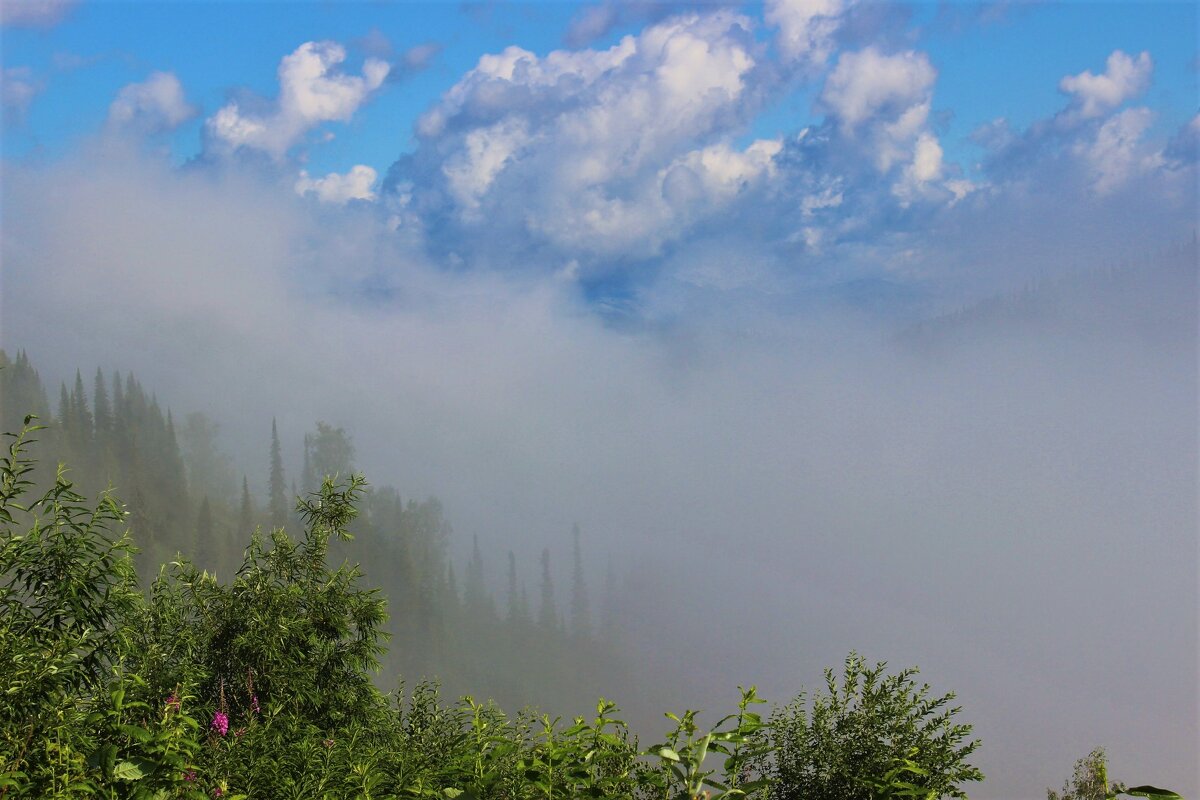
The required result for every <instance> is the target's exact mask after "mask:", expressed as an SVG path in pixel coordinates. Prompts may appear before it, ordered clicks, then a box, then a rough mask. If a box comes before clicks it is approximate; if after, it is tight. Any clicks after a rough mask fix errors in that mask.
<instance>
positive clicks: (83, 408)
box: [71, 369, 92, 449]
mask: <svg viewBox="0 0 1200 800" xmlns="http://www.w3.org/2000/svg"><path fill="white" fill-rule="evenodd" d="M71 415H72V418H73V421H74V424H73V425H72V427H73V428H74V429H75V440H76V442H77V443H78V445H79V446H80V449H84V448H86V447H87V446H88V445H90V444H91V442H92V412H91V409H90V408H89V407H88V399H87V392H86V391H84V388H83V375H82V374H81V373H80V371H79V370H78V369H76V370H75V388H74V389H73V390H72V392H71Z"/></svg>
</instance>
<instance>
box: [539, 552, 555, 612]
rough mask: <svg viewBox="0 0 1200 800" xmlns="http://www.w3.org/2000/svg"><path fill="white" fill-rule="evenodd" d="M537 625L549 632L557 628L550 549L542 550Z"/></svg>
mask: <svg viewBox="0 0 1200 800" xmlns="http://www.w3.org/2000/svg"><path fill="white" fill-rule="evenodd" d="M538 625H540V626H541V627H542V628H543V629H544V630H545V631H547V632H551V631H554V630H555V629H557V628H558V611H557V610H556V608H555V603H554V579H553V578H552V577H551V576H550V548H549V547H547V548H544V549H543V550H542V605H541V607H540V608H539V609H538Z"/></svg>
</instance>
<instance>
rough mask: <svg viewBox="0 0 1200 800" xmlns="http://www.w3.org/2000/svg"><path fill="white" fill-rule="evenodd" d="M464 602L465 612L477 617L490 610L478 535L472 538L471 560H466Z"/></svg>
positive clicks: (489, 599)
mask: <svg viewBox="0 0 1200 800" xmlns="http://www.w3.org/2000/svg"><path fill="white" fill-rule="evenodd" d="M464 603H465V604H466V607H467V612H468V613H469V614H471V615H472V616H473V617H479V616H481V615H483V614H485V613H487V612H488V611H490V610H492V609H491V608H490V606H491V597H490V596H489V595H488V591H487V586H486V585H485V584H484V580H483V555H482V554H481V553H480V552H479V536H478V535H476V536H474V537H473V539H472V544H471V560H470V561H468V562H467V585H466V597H465V598H464Z"/></svg>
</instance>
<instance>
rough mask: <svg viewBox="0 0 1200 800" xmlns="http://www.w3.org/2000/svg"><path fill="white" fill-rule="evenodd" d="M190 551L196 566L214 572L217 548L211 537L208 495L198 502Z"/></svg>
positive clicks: (211, 523) (211, 520) (211, 522)
mask: <svg viewBox="0 0 1200 800" xmlns="http://www.w3.org/2000/svg"><path fill="white" fill-rule="evenodd" d="M195 542H196V543H195V545H194V547H193V550H192V552H194V553H195V554H196V566H198V567H200V568H201V569H206V570H208V571H209V572H215V571H216V568H217V556H218V554H217V552H216V551H217V548H216V541H215V539H214V537H213V518H212V506H211V504H210V503H209V502H208V495H204V499H203V500H202V501H201V502H200V511H199V512H197V514H196V536H195Z"/></svg>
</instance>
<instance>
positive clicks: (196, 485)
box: [179, 411, 235, 502]
mask: <svg viewBox="0 0 1200 800" xmlns="http://www.w3.org/2000/svg"><path fill="white" fill-rule="evenodd" d="M219 431H220V426H219V425H217V423H215V422H213V421H212V420H211V419H209V418H208V416H206V415H205V414H202V413H200V412H199V411H193V412H192V413H190V414H188V415H187V416H186V417H185V418H184V420H183V428H182V429H181V431H180V434H179V443H180V447H181V449H182V451H183V465H184V468H185V469H186V471H187V477H188V486H189V488H190V489H191V491H192V493H193V495H196V494H207V495H209V496H210V497H215V498H218V499H222V498H223V499H224V502H228V501H229V500H231V499H232V496H233V491H234V486H235V484H234V471H233V466H232V465H231V464H230V462H229V457H228V456H226V455H225V454H224V453H222V452H221V451H220V450H219V449H218V448H217V434H218V432H219Z"/></svg>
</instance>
